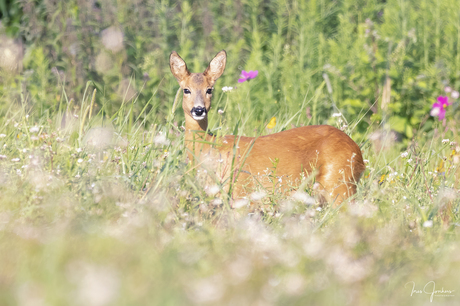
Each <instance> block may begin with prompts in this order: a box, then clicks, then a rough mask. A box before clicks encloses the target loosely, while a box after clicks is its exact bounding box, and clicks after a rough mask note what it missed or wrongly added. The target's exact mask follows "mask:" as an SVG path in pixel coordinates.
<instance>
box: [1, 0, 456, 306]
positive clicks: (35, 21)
mask: <svg viewBox="0 0 460 306" xmlns="http://www.w3.org/2000/svg"><path fill="white" fill-rule="evenodd" d="M21 5H22V13H21V16H22V17H21V18H22V21H21V23H20V26H19V30H15V29H12V28H11V26H9V24H10V23H8V24H6V23H5V25H4V26H3V28H0V31H3V32H5V33H16V36H15V37H7V36H6V35H3V33H0V35H2V36H1V38H2V40H1V41H0V52H1V53H0V65H1V66H0V67H1V68H0V80H1V82H0V112H1V114H2V116H1V118H0V262H1V263H2V264H1V269H0V304H1V305H36V304H38V305H40V304H41V305H48V304H50V305H74V304H75V305H138V304H140V305H142V304H147V305H151V304H154V305H182V304H185V305H187V304H198V305H202V304H214V305H291V304H294V305H304V304H315V305H343V304H353V305H375V304H381V305H400V304H414V305H419V304H423V303H426V304H428V303H430V298H433V303H443V304H446V305H449V304H452V305H455V304H457V303H458V301H459V296H458V294H457V291H458V290H459V288H460V282H459V280H458V275H457V274H458V273H457V271H458V269H459V268H460V265H459V263H460V257H459V255H458V254H459V251H460V250H459V246H458V245H459V236H458V235H459V233H458V225H459V204H460V200H459V194H458V193H459V188H460V187H459V174H460V172H459V164H460V147H459V145H458V143H459V142H460V139H459V137H458V120H459V118H458V112H457V110H458V102H455V101H454V102H455V103H454V104H453V105H450V106H449V108H448V112H447V116H446V119H445V120H443V121H438V120H437V118H433V117H431V116H430V115H429V113H430V109H431V105H432V103H434V102H435V101H436V97H437V96H438V95H445V94H446V93H445V92H444V88H445V87H446V86H447V85H449V86H450V87H452V88H453V89H457V90H458V89H459V88H460V82H459V70H460V66H459V65H460V50H459V48H460V47H459V46H460V41H459V40H460V34H459V33H460V21H459V20H460V18H459V17H460V4H459V3H458V1H454V0H445V1H435V0H423V1H391V0H390V1H365V0H362V1H358V2H357V1H348V0H344V1H323V0H320V1H281V0H279V1H214V2H211V3H207V2H206V1H189V2H187V1H178V2H170V1H150V0H147V1H117V2H113V1H96V2H88V1H65V2H52V1H22V2H21ZM2 12H3V11H2ZM13 19H14V18H13ZM8 26H9V27H8ZM120 37H122V40H121V38H120ZM121 41H122V43H120V42H121ZM14 48H16V49H14ZM22 48H24V49H22ZM221 49H225V50H226V51H227V54H228V60H227V68H226V71H225V73H224V75H223V76H222V78H221V79H219V81H218V82H217V84H216V89H215V91H214V93H215V94H214V98H213V110H212V112H211V114H210V128H211V131H212V132H214V133H223V134H230V133H235V132H238V133H239V134H244V135H249V136H254V135H259V134H267V133H273V132H278V131H281V130H284V129H289V128H292V127H295V126H302V125H308V124H331V125H334V126H337V127H339V128H342V129H344V130H345V131H347V133H349V134H350V135H352V137H353V138H354V139H355V140H356V141H357V142H358V143H359V145H360V146H361V147H362V150H363V155H364V158H365V159H367V160H368V163H367V170H366V172H365V174H364V176H363V177H362V179H361V182H360V185H359V188H358V194H357V195H356V197H355V198H354V201H352V202H351V201H350V202H347V203H345V204H344V205H343V206H342V207H341V208H339V209H333V208H331V207H330V206H318V204H317V203H315V201H314V199H313V198H311V197H310V195H312V192H313V191H314V190H313V186H312V184H310V183H308V182H306V184H305V186H304V187H305V188H304V189H302V190H299V193H298V194H297V196H296V195H293V196H292V197H286V196H281V195H276V194H268V195H267V194H266V195H265V196H264V195H263V193H259V194H256V195H253V197H252V199H251V200H250V201H249V202H232V201H231V200H229V199H228V198H227V197H226V196H225V194H223V193H222V194H221V193H220V192H218V190H216V186H209V185H206V183H205V182H206V180H204V179H203V177H204V176H205V175H206V174H205V173H203V170H202V169H199V168H195V169H194V168H192V167H191V166H190V165H188V164H187V158H186V154H184V153H185V152H184V146H183V134H182V129H181V125H182V124H183V114H182V110H181V108H180V100H181V96H180V95H179V96H177V98H178V99H179V100H178V101H177V104H176V106H177V107H176V108H175V109H174V106H173V105H174V100H175V97H176V92H177V89H178V86H177V82H176V80H175V79H174V78H173V77H172V75H171V74H170V71H169V64H168V58H169V53H170V52H171V51H172V50H176V51H177V52H178V53H179V54H180V55H181V56H182V57H183V58H184V59H185V60H186V62H187V63H188V64H189V69H190V70H192V71H194V72H200V71H203V70H204V69H205V67H206V65H207V64H208V62H209V60H210V59H211V58H212V57H213V56H214V55H215V54H216V53H217V52H218V51H219V50H221ZM5 50H24V52H23V53H22V52H10V53H7V52H5ZM5 54H6V55H8V54H14V55H15V56H13V57H10V60H9V61H8V62H5V61H4V60H3V59H4V58H5V57H4V56H5ZM2 56H3V57H2ZM242 69H245V70H258V71H259V75H258V76H257V78H255V79H253V80H251V81H249V82H245V83H242V84H238V83H237V79H238V76H239V74H240V72H241V70H242ZM223 86H232V87H235V88H234V89H233V90H232V91H230V92H223V91H222V90H221V88H222V87H223ZM217 109H222V110H224V113H223V114H219V113H218V112H217ZM338 113H340V115H338ZM332 114H335V115H334V116H332ZM273 116H275V117H276V119H277V124H276V126H275V127H274V128H273V129H271V130H269V129H267V128H266V124H267V123H268V121H269V120H270V118H272V117H273ZM235 127H238V131H236V129H235ZM230 205H232V206H233V207H238V208H230ZM431 281H433V282H434V284H435V286H436V288H435V289H436V290H441V288H443V289H444V290H455V291H453V292H450V293H444V295H445V296H440V295H439V294H438V295H433V296H431V295H430V294H427V293H425V292H423V290H424V286H425V285H426V284H428V285H427V287H426V288H425V291H427V292H431V291H430V290H432V287H431V286H432V285H433V283H430V282H431ZM412 282H413V283H412ZM412 286H414V287H412ZM412 288H415V290H416V291H413V290H412ZM420 290H421V291H422V293H419V291H420Z"/></svg>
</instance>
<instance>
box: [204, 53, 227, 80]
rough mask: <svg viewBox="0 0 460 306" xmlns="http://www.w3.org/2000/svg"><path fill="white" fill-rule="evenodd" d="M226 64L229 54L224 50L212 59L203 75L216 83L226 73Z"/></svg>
mask: <svg viewBox="0 0 460 306" xmlns="http://www.w3.org/2000/svg"><path fill="white" fill-rule="evenodd" d="M226 63H227V53H226V52H225V50H222V51H220V52H219V53H217V55H216V56H215V57H214V58H213V59H212V61H211V62H210V63H209V66H208V68H206V70H205V71H204V72H203V74H204V75H205V76H208V77H210V78H211V80H212V82H213V83H214V82H215V81H216V80H217V79H218V78H219V77H220V76H221V75H222V73H224V70H225V64H226Z"/></svg>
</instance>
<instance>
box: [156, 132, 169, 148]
mask: <svg viewBox="0 0 460 306" xmlns="http://www.w3.org/2000/svg"><path fill="white" fill-rule="evenodd" d="M153 142H154V143H155V144H156V145H160V146H167V145H169V143H170V141H169V139H167V138H166V135H164V134H159V135H157V136H155V138H153Z"/></svg>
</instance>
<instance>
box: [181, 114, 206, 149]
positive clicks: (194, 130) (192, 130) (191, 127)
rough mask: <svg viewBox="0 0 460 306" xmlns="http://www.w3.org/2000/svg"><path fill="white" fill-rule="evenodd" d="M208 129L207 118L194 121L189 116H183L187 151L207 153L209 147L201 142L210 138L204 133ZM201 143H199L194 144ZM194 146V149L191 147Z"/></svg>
mask: <svg viewBox="0 0 460 306" xmlns="http://www.w3.org/2000/svg"><path fill="white" fill-rule="evenodd" d="M207 129H208V118H204V119H203V120H200V121H196V120H195V119H193V118H192V117H191V116H190V115H188V114H186V115H185V145H186V146H187V148H189V150H191V151H193V150H195V152H197V151H208V150H209V148H210V146H209V145H208V144H203V143H202V141H210V140H211V139H210V138H211V137H212V136H210V135H208V134H207V133H206V131H207ZM196 141H201V142H196ZM194 145H195V148H193V146H194Z"/></svg>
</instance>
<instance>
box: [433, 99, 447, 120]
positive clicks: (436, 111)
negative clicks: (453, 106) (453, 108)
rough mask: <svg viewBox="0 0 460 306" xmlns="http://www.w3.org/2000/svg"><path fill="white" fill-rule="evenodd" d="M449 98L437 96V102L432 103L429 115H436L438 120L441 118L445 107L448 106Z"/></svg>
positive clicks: (443, 115) (444, 112)
mask: <svg viewBox="0 0 460 306" xmlns="http://www.w3.org/2000/svg"><path fill="white" fill-rule="evenodd" d="M449 105H450V103H449V99H448V98H447V97H443V96H439V97H438V102H436V103H434V104H433V106H432V108H431V112H430V115H431V116H433V117H438V118H439V120H443V119H444V117H445V115H446V107H447V106H449Z"/></svg>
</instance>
